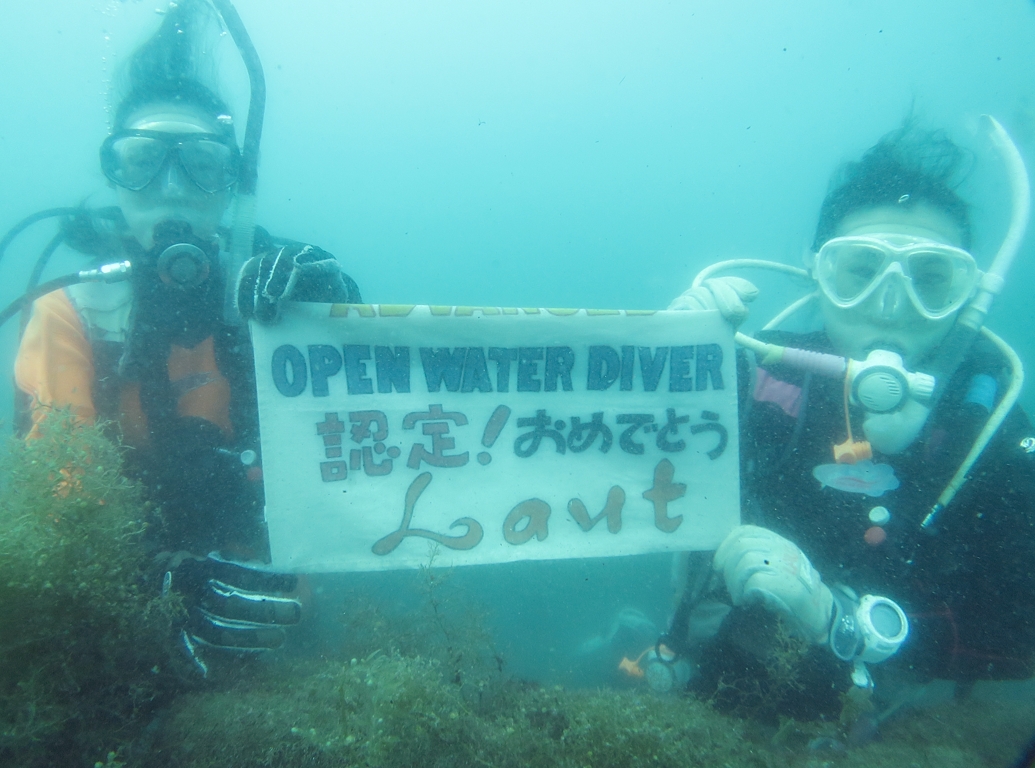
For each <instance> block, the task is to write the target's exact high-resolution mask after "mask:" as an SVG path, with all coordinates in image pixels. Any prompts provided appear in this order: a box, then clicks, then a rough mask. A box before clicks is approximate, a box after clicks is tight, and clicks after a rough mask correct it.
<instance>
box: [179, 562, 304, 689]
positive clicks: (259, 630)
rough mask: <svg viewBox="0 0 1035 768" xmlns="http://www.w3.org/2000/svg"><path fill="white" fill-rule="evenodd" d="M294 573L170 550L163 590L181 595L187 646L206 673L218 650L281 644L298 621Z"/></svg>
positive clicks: (246, 649) (256, 649) (258, 650)
mask: <svg viewBox="0 0 1035 768" xmlns="http://www.w3.org/2000/svg"><path fill="white" fill-rule="evenodd" d="M297 584H298V577H297V576H295V575H294V574H282V573H270V572H269V571H261V570H257V569H255V568H249V567H247V566H244V565H241V564H238V563H232V562H229V561H227V560H221V559H219V558H217V557H215V556H214V555H209V556H208V557H206V558H196V557H194V556H192V555H188V554H186V553H182V552H181V553H177V554H175V555H171V556H169V559H168V562H167V563H166V567H165V570H164V578H163V580H162V593H163V594H168V593H169V592H170V591H173V592H176V593H178V594H180V595H181V596H182V597H183V600H184V604H185V607H186V609H187V621H186V623H185V625H184V626H183V628H182V629H181V633H180V636H181V639H182V640H183V644H184V648H185V649H186V651H187V653H188V654H189V655H190V657H191V659H192V660H193V661H194V664H195V666H196V667H197V668H198V670H199V671H200V672H201V674H202V675H203V676H207V675H208V672H209V662H210V661H211V658H212V657H213V655H214V654H231V655H245V654H254V653H261V652H263V651H270V650H273V649H275V648H279V647H280V645H281V644H282V643H283V642H284V638H285V636H286V635H285V631H284V627H287V626H291V625H293V624H297V623H298V622H299V620H300V619H301V617H302V605H301V603H299V601H298V600H297V599H296V598H294V597H292V596H290V593H292V592H293V591H294V590H295V587H296V586H297Z"/></svg>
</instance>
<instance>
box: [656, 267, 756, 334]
mask: <svg viewBox="0 0 1035 768" xmlns="http://www.w3.org/2000/svg"><path fill="white" fill-rule="evenodd" d="M757 296H758V288H756V287H755V284H754V283H752V282H750V281H748V280H745V279H744V278H742V277H710V278H708V279H707V280H705V281H704V282H702V283H701V284H700V285H699V286H697V287H696V288H695V287H693V286H691V287H690V288H687V289H686V290H685V291H683V293H681V294H680V295H679V296H677V297H676V298H675V299H673V300H672V303H671V304H669V305H668V308H669V309H717V310H719V313H720V314H721V315H722V317H723V319H724V320H725V321H726V322H728V323H729V324H730V325H732V326H733V327H737V326H738V325H740V324H741V323H743V322H744V321H745V320H746V319H747V316H748V308H747V306H746V305H747V304H748V303H750V302H752V301H754V300H755V298H756V297H757Z"/></svg>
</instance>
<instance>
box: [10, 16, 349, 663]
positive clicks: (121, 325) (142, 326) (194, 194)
mask: <svg viewBox="0 0 1035 768" xmlns="http://www.w3.org/2000/svg"><path fill="white" fill-rule="evenodd" d="M220 21H222V22H223V24H225V25H226V27H227V29H228V31H229V32H230V33H231V35H232V37H233V39H234V41H235V43H236V44H237V46H238V48H239V49H240V51H241V53H242V56H243V58H244V60H245V64H246V66H247V67H248V70H249V76H250V79H251V102H250V106H249V111H248V120H247V125H246V127H245V131H244V142H243V149H241V148H239V147H238V143H237V139H236V133H235V126H236V124H237V122H236V120H235V118H234V116H233V115H232V114H231V111H230V109H229V108H228V106H227V104H226V103H225V102H224V100H223V99H222V98H220V96H219V95H217V86H216V85H211V87H210V85H208V84H206V83H205V82H203V81H204V80H205V77H204V76H203V73H202V65H203V64H204V63H205V62H206V61H210V60H211V55H212V54H211V51H210V50H206V48H205V45H206V41H207V40H209V39H213V38H218V36H219V33H220V29H219V22H220ZM212 33H214V34H212ZM206 35H209V37H206ZM122 74H123V78H122V82H121V83H119V86H120V87H119V88H118V89H117V90H116V93H117V95H118V96H119V98H118V100H117V106H116V108H115V110H114V111H113V121H112V128H111V134H110V135H109V136H108V137H107V138H106V139H105V141H104V142H103V144H102V145H101V147H100V163H101V170H102V171H103V172H104V175H105V177H106V178H107V179H108V181H109V182H110V184H111V185H112V186H113V187H114V191H115V194H116V196H117V200H118V206H117V208H116V209H101V210H88V209H85V208H83V209H81V210H79V211H77V212H76V213H75V215H73V216H72V217H70V218H69V219H67V220H66V222H65V224H64V227H63V235H64V237H65V240H66V242H68V244H69V245H70V246H71V247H73V248H74V249H76V250H79V251H82V252H84V253H86V254H87V255H88V256H90V257H91V259H92V260H93V263H94V264H95V265H105V266H103V267H99V268H96V269H92V270H84V271H83V272H81V273H78V277H77V276H72V279H71V280H64V281H61V280H59V281H51V283H54V284H61V283H63V284H65V285H66V287H64V288H62V289H60V290H53V291H51V292H49V293H46V295H43V296H42V297H40V298H39V299H38V300H36V301H35V303H34V305H33V307H32V314H31V318H30V319H29V321H28V323H27V325H26V327H25V329H24V334H23V336H22V339H21V344H20V347H19V350H18V356H17V361H16V365H15V374H16V382H17V386H18V389H19V390H20V393H21V396H22V398H23V402H24V408H23V413H24V414H25V418H24V420H23V424H22V430H23V431H25V432H27V433H30V434H31V432H32V430H33V428H34V424H35V423H38V422H39V421H40V420H41V419H44V418H46V417H47V413H48V411H49V410H50V409H51V408H54V407H70V408H71V409H72V411H73V413H75V414H76V415H77V416H78V417H79V418H81V419H83V420H84V421H91V422H92V421H94V420H102V421H105V422H110V423H112V424H113V425H115V426H116V428H117V430H118V433H119V435H120V437H121V440H122V442H123V443H124V444H125V445H127V446H129V447H130V448H132V450H130V451H128V452H127V454H126V456H127V466H128V470H129V473H130V474H131V475H132V476H135V477H137V478H139V479H140V480H141V481H142V482H143V484H144V486H145V487H146V489H147V492H148V495H149V499H150V500H151V501H152V502H153V503H154V505H155V507H156V508H157V510H158V512H157V514H156V520H155V521H153V523H152V524H151V525H150V527H149V533H150V535H151V538H152V542H151V543H152V545H153V547H154V550H155V552H161V553H162V554H161V555H160V556H159V557H158V560H157V561H158V562H159V563H160V570H159V571H158V573H159V574H163V575H164V581H163V589H164V590H169V589H172V590H176V591H178V592H179V593H181V594H183V595H184V597H185V600H186V603H187V606H188V609H189V615H190V618H189V621H188V624H187V626H186V627H185V628H184V630H183V634H182V639H183V642H184V645H185V647H186V648H187V650H188V651H190V653H191V656H192V658H193V659H194V661H195V662H196V664H197V666H198V667H199V668H200V669H201V670H202V671H203V672H204V671H207V664H206V662H205V653H203V652H202V651H201V649H202V648H203V647H217V648H225V649H229V650H231V651H234V652H242V653H243V652H248V651H262V650H266V649H269V648H273V647H276V646H278V645H279V644H280V643H281V641H282V640H283V637H284V630H283V628H282V627H283V626H285V625H289V624H293V623H297V621H298V620H299V617H300V604H299V602H298V601H297V600H296V599H294V598H293V597H291V596H290V595H289V594H288V593H289V592H290V591H291V590H292V589H293V588H294V584H295V580H296V579H295V577H293V576H289V575H282V574H273V573H269V572H266V571H264V570H262V569H261V567H254V568H246V567H242V566H240V565H238V564H237V562H248V563H252V564H256V563H257V564H261V563H263V562H268V559H269V552H268V544H267V541H266V531H265V523H264V521H263V494H262V483H261V469H260V462H259V456H258V451H259V431H258V412H257V406H256V396H255V374H254V369H253V362H252V350H251V343H250V341H249V337H248V326H247V324H246V322H244V321H247V320H256V321H258V322H263V323H270V322H274V321H275V320H276V319H277V316H278V313H279V308H280V306H281V303H282V302H283V301H286V300H296V301H318V302H358V301H360V300H361V299H360V294H359V290H358V289H357V287H356V285H355V283H354V282H353V281H352V280H351V278H349V277H348V276H347V275H346V274H345V273H344V272H343V270H342V268H341V266H340V265H339V263H338V262H337V261H336V260H335V259H334V257H333V256H331V255H330V254H328V253H326V252H324V251H322V250H320V249H319V248H316V247H314V246H311V245H305V244H302V243H297V242H292V241H286V240H280V239H277V238H273V237H271V236H270V235H269V234H267V233H266V232H265V231H263V230H261V229H258V228H255V227H254V225H253V223H252V222H253V218H254V193H255V181H256V165H257V153H258V140H259V134H260V132H261V125H262V111H263V105H264V94H265V90H264V82H263V78H262V70H261V66H260V64H259V60H258V57H257V55H256V54H255V51H254V49H253V48H252V46H251V42H250V40H249V39H248V36H247V33H246V31H245V30H244V27H243V25H242V24H241V21H240V18H239V17H238V15H237V13H236V11H235V10H234V8H233V6H232V5H230V3H229V2H228V0H212V3H211V4H209V3H207V2H203V0H180V1H179V2H178V3H172V4H170V6H169V9H168V11H167V12H166V13H165V15H164V17H163V20H162V22H161V25H160V27H159V29H158V30H157V31H156V32H155V33H154V35H153V36H152V37H151V38H150V39H148V40H147V41H146V42H145V43H143V44H142V45H141V46H140V47H139V48H138V49H137V50H136V51H135V52H134V53H133V54H132V56H131V57H130V58H129V60H128V61H127V66H126V68H125V71H124V72H123V73H122ZM235 198H236V199H235ZM232 202H233V203H235V205H236V209H235V212H234V222H233V228H232V230H228V229H227V228H224V227H223V226H222V221H223V219H224V216H225V215H226V214H227V211H228V210H229V208H230V206H231V203H232ZM127 276H128V279H126V278H127ZM84 280H85V281H87V282H84ZM68 283H71V284H68ZM47 286H51V284H47ZM47 286H43V288H44V289H45V288H46V287H47ZM35 293H40V291H36V292H35ZM23 303H24V302H23ZM12 306H14V305H12ZM232 561H237V562H232Z"/></svg>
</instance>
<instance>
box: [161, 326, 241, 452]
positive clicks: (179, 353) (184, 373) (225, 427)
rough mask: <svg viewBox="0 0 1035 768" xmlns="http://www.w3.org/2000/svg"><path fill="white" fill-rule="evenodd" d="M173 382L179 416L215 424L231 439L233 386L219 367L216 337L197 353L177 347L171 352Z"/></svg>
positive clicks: (200, 344)
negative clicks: (200, 419)
mask: <svg viewBox="0 0 1035 768" xmlns="http://www.w3.org/2000/svg"><path fill="white" fill-rule="evenodd" d="M168 370H169V382H170V383H171V384H172V387H173V391H174V392H175V393H176V398H177V400H176V413H177V414H179V415H180V416H198V417H200V418H202V419H205V420H206V421H211V422H212V423H213V424H215V425H216V426H218V427H219V428H220V429H221V430H222V431H223V434H225V435H230V434H231V433H232V431H233V427H231V425H230V383H229V382H228V381H227V380H226V378H225V377H224V376H223V374H222V373H220V372H219V368H218V366H217V365H216V353H215V346H214V344H213V341H212V337H211V336H209V337H208V338H207V339H205V340H204V341H202V342H201V343H199V344H198V345H197V346H196V347H194V348H193V349H186V348H185V347H177V346H174V347H173V348H172V350H171V351H170V352H169V368H168Z"/></svg>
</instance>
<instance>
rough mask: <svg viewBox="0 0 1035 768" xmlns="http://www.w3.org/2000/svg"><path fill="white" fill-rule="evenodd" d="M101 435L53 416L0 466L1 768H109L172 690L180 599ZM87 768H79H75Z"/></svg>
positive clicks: (135, 491) (132, 487)
mask: <svg viewBox="0 0 1035 768" xmlns="http://www.w3.org/2000/svg"><path fill="white" fill-rule="evenodd" d="M144 514H145V505H144V502H143V497H142V494H141V490H140V488H139V486H138V485H136V484H135V483H133V482H130V481H128V480H127V479H126V478H125V477H123V475H122V462H121V457H120V455H119V449H118V448H117V447H116V446H115V445H114V444H113V443H111V442H110V441H109V440H108V439H107V438H106V437H105V436H104V434H103V431H102V429H101V428H100V427H97V426H91V425H84V424H81V423H79V422H77V421H76V419H75V418H74V417H73V416H72V415H71V414H70V413H68V412H67V411H54V412H52V413H50V414H48V415H47V417H46V418H45V419H43V421H42V422H41V423H40V425H39V435H38V437H34V438H31V439H28V440H25V441H21V440H12V442H11V445H10V447H9V450H8V452H7V455H6V456H5V457H4V459H3V461H2V463H0V531H2V534H0V615H2V616H3V621H2V622H0V659H2V663H0V757H3V756H4V755H7V756H8V759H13V757H12V756H14V755H17V756H18V757H17V762H18V763H19V764H22V765H31V764H34V762H38V763H39V764H47V762H48V761H50V762H51V763H52V762H53V761H54V760H55V759H58V758H57V756H59V755H60V756H62V757H63V758H65V757H70V756H71V755H73V754H74V755H76V756H81V755H91V754H96V755H104V754H105V753H106V752H107V751H108V749H109V747H110V746H113V742H115V741H117V740H118V739H119V738H120V736H119V734H120V732H121V731H124V730H126V729H129V728H132V726H133V724H134V723H135V722H136V718H137V716H138V715H139V714H140V713H141V712H142V711H145V710H147V709H148V708H150V707H151V706H153V703H154V702H155V701H156V700H158V699H160V698H161V695H162V692H163V691H164V690H168V689H169V688H170V687H171V686H172V685H173V684H174V680H175V675H174V674H172V670H171V669H170V662H171V660H172V659H174V658H175V655H174V654H173V653H172V648H171V643H172V638H173V636H174V632H173V625H174V622H175V621H176V619H177V617H178V616H179V615H181V613H182V607H181V605H180V603H179V601H178V600H177V599H176V598H174V597H173V598H164V599H163V598H162V597H161V595H160V591H159V590H158V589H154V588H152V585H151V583H150V581H149V580H148V574H147V566H148V557H147V553H146V551H145V547H144V544H143V541H142V538H143V533H144V529H145V524H144V522H143V518H144ZM76 762H77V763H78V760H77V761H76Z"/></svg>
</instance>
